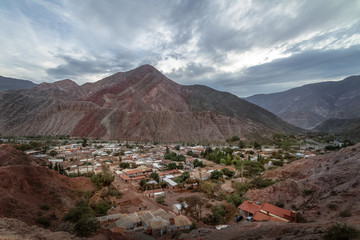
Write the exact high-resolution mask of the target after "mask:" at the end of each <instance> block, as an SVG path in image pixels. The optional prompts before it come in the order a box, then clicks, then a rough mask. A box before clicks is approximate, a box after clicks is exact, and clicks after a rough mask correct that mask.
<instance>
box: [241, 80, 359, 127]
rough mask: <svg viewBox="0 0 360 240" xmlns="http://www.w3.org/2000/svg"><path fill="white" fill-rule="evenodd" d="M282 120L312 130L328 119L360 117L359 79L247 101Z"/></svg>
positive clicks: (264, 95)
mask: <svg viewBox="0 0 360 240" xmlns="http://www.w3.org/2000/svg"><path fill="white" fill-rule="evenodd" d="M246 100H247V101H249V102H252V103H254V104H256V105H259V106H260V107H263V108H265V109H267V110H268V111H270V112H272V113H274V114H276V115H277V116H279V117H280V118H282V119H283V120H285V121H287V122H289V123H291V124H294V125H296V126H299V127H302V128H305V129H312V128H314V127H316V126H317V125H318V124H320V123H321V122H323V121H325V120H327V119H329V118H339V119H350V118H359V117H360V105H359V104H358V103H359V102H360V76H351V77H347V78H345V79H344V80H342V81H338V82H322V83H315V84H308V85H304V86H302V87H298V88H293V89H290V90H288V91H284V92H280V93H273V94H260V95H254V96H251V97H248V98H246Z"/></svg>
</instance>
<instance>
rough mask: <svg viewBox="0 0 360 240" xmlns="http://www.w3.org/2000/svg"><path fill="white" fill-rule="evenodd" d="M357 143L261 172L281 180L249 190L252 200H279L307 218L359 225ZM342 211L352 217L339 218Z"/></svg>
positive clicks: (359, 159) (359, 151)
mask: <svg viewBox="0 0 360 240" xmlns="http://www.w3.org/2000/svg"><path fill="white" fill-rule="evenodd" d="M359 169H360V144H357V145H355V146H350V147H347V148H344V149H342V150H340V151H338V152H334V153H330V154H327V155H323V156H317V157H311V158H307V159H301V160H297V161H294V162H292V163H290V164H288V165H285V166H284V167H282V168H278V169H275V170H272V171H267V172H265V173H264V175H263V177H264V178H269V179H273V180H281V182H279V183H277V184H275V185H272V186H270V187H267V188H265V189H259V190H251V191H248V192H247V193H246V196H247V197H248V198H249V199H251V200H254V201H261V202H262V201H268V202H270V203H273V204H275V203H277V202H281V203H283V204H284V206H285V208H287V209H295V210H297V211H298V212H300V213H301V214H302V215H303V216H304V217H305V219H307V220H308V221H315V222H319V221H327V220H339V221H340V220H343V221H344V220H347V221H351V222H353V223H357V224H360V203H359V201H358V199H359V197H360V176H359ZM342 212H349V213H350V215H351V216H348V217H346V218H343V217H341V216H342V215H341V213H342Z"/></svg>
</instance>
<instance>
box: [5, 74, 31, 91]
mask: <svg viewBox="0 0 360 240" xmlns="http://www.w3.org/2000/svg"><path fill="white" fill-rule="evenodd" d="M35 86H36V84H35V83H33V82H31V81H28V80H22V79H16V78H8V77H3V76H0V92H5V91H8V90H16V89H30V88H33V87H35Z"/></svg>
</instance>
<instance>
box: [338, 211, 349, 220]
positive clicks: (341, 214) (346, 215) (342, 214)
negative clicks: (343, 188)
mask: <svg viewBox="0 0 360 240" xmlns="http://www.w3.org/2000/svg"><path fill="white" fill-rule="evenodd" d="M339 216H340V217H343V218H345V217H351V212H350V211H349V210H345V211H342V212H340V215H339Z"/></svg>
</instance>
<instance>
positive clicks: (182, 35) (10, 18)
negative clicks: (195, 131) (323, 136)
mask: <svg viewBox="0 0 360 240" xmlns="http://www.w3.org/2000/svg"><path fill="white" fill-rule="evenodd" d="M0 32H1V37H0V46H1V47H0V75H2V76H6V77H13V78H20V79H27V80H31V81H33V82H35V83H40V82H54V81H57V80H61V79H66V78H69V79H72V80H74V81H75V82H77V83H78V84H79V85H80V84H83V83H85V82H94V81H97V80H100V79H102V78H104V77H106V76H109V75H112V74H114V73H116V72H119V71H120V72H124V71H128V70H131V69H134V68H136V67H138V66H141V65H144V64H150V65H153V66H154V67H156V68H157V69H158V70H159V71H161V72H162V73H163V74H164V75H166V76H167V77H168V78H170V79H172V80H174V81H175V82H177V83H180V84H184V85H192V84H203V85H207V86H210V87H212V88H215V89H217V90H221V91H228V92H231V93H233V94H235V95H237V96H239V97H246V96H250V95H253V94H259V93H272V92H279V91H284V90H287V89H290V88H293V87H297V86H301V85H304V84H308V83H314V82H321V81H329V80H330V81H333V80H341V79H343V78H345V77H347V76H350V75H358V74H360V0H346V1H334V0H308V1H306V0H296V1H289V0H284V1H281V0H254V1H248V0H236V1H231V0H226V1H225V0H222V1H220V0H219V1H217V0H207V1H205V0H141V1H140V0H126V1H123V0H101V1H99V0H76V1H74V0H56V1H50V0H49V1H46V0H11V1H0Z"/></svg>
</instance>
